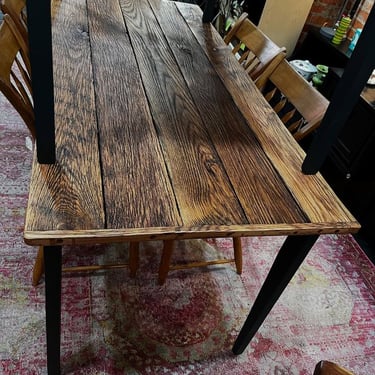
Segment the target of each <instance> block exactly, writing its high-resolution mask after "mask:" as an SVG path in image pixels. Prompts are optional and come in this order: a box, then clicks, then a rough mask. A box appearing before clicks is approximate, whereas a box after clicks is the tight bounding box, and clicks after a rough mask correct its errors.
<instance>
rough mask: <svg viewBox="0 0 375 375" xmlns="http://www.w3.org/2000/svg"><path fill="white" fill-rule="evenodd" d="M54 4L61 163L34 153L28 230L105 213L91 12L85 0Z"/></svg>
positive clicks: (99, 224)
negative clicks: (45, 160) (42, 160)
mask: <svg viewBox="0 0 375 375" xmlns="http://www.w3.org/2000/svg"><path fill="white" fill-rule="evenodd" d="M54 4H55V5H54V7H55V8H54V10H53V13H54V16H55V19H54V21H55V23H54V27H53V30H52V32H53V54H54V57H55V61H54V62H55V63H54V86H55V123H56V145H57V148H56V164H55V165H39V164H38V163H37V162H36V159H35V158H34V162H33V166H34V167H33V170H32V176H31V182H30V194H29V203H28V209H27V216H26V225H25V230H26V231H33V230H42V231H46V230H51V229H54V230H66V229H71V230H75V229H93V228H95V229H100V228H103V227H104V223H105V218H104V205H103V194H102V181H101V170H100V159H99V149H98V142H97V122H96V111H95V95H94V86H93V77H92V69H91V61H90V55H91V51H90V42H89V38H88V34H87V15H86V11H85V7H84V4H83V3H82V2H80V1H76V0H64V1H63V2H61V3H59V2H56V3H54ZM67 15H69V17H67Z"/></svg>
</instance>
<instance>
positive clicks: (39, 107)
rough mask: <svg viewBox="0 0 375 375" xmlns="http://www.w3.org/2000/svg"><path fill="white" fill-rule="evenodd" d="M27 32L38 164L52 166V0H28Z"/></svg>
mask: <svg viewBox="0 0 375 375" xmlns="http://www.w3.org/2000/svg"><path fill="white" fill-rule="evenodd" d="M27 29H28V35H29V44H30V63H31V76H32V80H31V83H32V89H33V101H34V114H35V129H36V144H37V149H36V151H37V156H38V162H39V163H41V164H53V163H55V161H56V155H55V151H56V150H55V148H56V147H55V123H54V119H55V115H54V96H53V64H52V32H51V0H39V1H33V0H27Z"/></svg>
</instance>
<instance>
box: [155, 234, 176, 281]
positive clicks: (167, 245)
mask: <svg viewBox="0 0 375 375" xmlns="http://www.w3.org/2000/svg"><path fill="white" fill-rule="evenodd" d="M174 243H175V241H174V240H167V241H164V244H163V253H162V256H161V261H160V266H159V284H160V285H163V284H164V283H165V280H166V278H167V275H168V271H169V264H170V261H171V257H172V253H173V249H174Z"/></svg>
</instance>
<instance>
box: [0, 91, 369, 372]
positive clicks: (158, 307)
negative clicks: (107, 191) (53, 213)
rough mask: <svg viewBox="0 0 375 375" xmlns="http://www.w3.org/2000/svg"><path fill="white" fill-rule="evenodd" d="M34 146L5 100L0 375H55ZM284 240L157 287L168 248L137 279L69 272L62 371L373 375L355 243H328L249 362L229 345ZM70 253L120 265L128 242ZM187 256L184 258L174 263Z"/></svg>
mask: <svg viewBox="0 0 375 375" xmlns="http://www.w3.org/2000/svg"><path fill="white" fill-rule="evenodd" d="M30 146H31V142H30V139H28V137H27V132H26V130H25V128H24V126H23V123H22V121H21V119H20V118H19V117H18V116H17V115H16V114H15V112H14V111H13V109H12V108H11V106H10V105H9V104H7V102H6V101H5V100H4V98H3V97H1V96H0V147H1V157H0V197H1V206H0V210H1V220H0V227H1V238H0V333H1V334H0V363H1V364H0V374H2V375H11V374H12V375H13V374H25V375H26V374H30V375H31V374H46V355H45V350H46V342H45V326H44V324H45V323H44V317H45V314H44V283H43V281H42V282H41V284H40V285H39V286H38V287H36V288H34V287H33V286H32V285H31V271H32V266H33V262H34V258H35V255H36V249H34V248H32V247H29V246H27V245H25V244H24V243H23V240H22V230H23V221H24V212H25V207H26V203H27V185H28V180H29V173H30V164H31V154H32V153H31V150H30V148H31V147H30ZM282 241H283V238H281V237H268V238H244V239H243V247H244V271H243V274H242V276H239V275H237V274H236V272H235V269H234V267H233V266H232V265H225V266H215V267H210V268H206V269H202V268H200V269H194V270H184V271H173V272H170V274H169V277H168V279H167V282H166V284H165V285H164V286H158V284H157V267H158V262H159V259H160V250H161V243H160V242H149V243H143V244H142V245H141V265H140V269H139V272H138V276H137V278H135V279H130V278H129V275H128V270H126V269H123V270H116V271H105V272H98V273H93V274H91V275H77V274H64V276H63V287H62V310H63V311H62V359H61V362H62V373H63V374H103V375H104V374H111V375H112V374H116V375H117V374H132V375H133V374H134V375H135V374H137V375H138V374H139V375H146V374H147V375H149V374H171V375H172V374H173V375H182V374H191V375H195V374H215V375H216V374H228V375H247V374H248V375H257V374H259V375H271V374H272V375H286V374H296V375H297V374H299V375H305V374H306V375H307V374H310V375H311V374H312V373H313V369H314V366H315V364H316V363H317V362H318V361H320V360H322V359H327V360H331V361H334V362H337V363H339V364H341V365H342V366H344V367H347V368H348V369H350V370H352V371H353V372H354V373H355V374H357V375H373V374H374V373H375V372H374V369H375V303H374V301H375V268H374V266H373V265H372V264H371V262H370V261H369V260H368V259H367V258H366V256H365V254H364V253H363V251H362V250H361V248H360V247H359V246H358V244H357V243H356V242H355V240H354V239H353V238H352V237H351V236H336V235H330V236H322V237H321V238H320V239H319V241H318V242H317V244H316V245H315V246H314V248H313V249H312V251H311V253H310V254H309V255H308V257H307V258H306V260H305V262H304V263H303V265H302V267H301V268H300V270H299V271H298V272H297V274H296V275H295V277H294V278H293V280H292V282H291V283H290V284H289V286H288V287H287V289H286V290H285V292H284V293H283V294H282V296H281V298H280V300H279V301H278V302H277V304H276V305H275V307H274V308H273V310H272V311H271V313H270V314H269V316H268V317H267V319H266V320H265V322H264V324H263V325H262V327H261V328H260V330H259V331H258V333H257V334H256V336H255V337H254V339H253V340H252V341H251V343H250V345H249V346H248V348H247V349H246V350H245V352H244V353H243V354H242V355H239V356H234V355H232V354H231V347H232V345H233V342H234V340H235V338H236V336H237V334H238V332H239V329H240V328H241V326H242V324H243V322H244V320H245V318H246V315H247V313H248V311H249V309H250V307H251V305H252V303H253V301H254V299H255V297H256V295H257V292H258V290H259V288H260V286H261V284H262V282H263V280H264V278H265V277H266V274H267V272H268V269H269V267H270V265H271V263H272V261H273V259H274V257H275V255H276V253H277V250H278V249H279V247H280V245H281V243H282ZM74 250H75V249H72V248H65V249H64V255H63V257H64V258H63V259H64V264H65V265H68V264H87V263H92V262H94V260H95V261H102V262H108V261H112V260H113V261H118V260H119V261H121V260H124V259H125V260H126V258H127V251H128V248H127V244H122V245H112V246H107V247H104V246H91V247H85V248H83V247H82V248H80V249H79V256H76V255H75V252H74ZM231 252H232V243H231V241H230V240H228V239H220V240H209V241H202V240H195V241H183V242H179V244H178V250H177V251H176V252H175V254H176V258H175V259H174V261H177V260H187V259H193V258H194V259H202V258H207V259H209V258H210V257H216V256H217V255H218V254H220V255H222V256H231V255H232V254H231ZM177 258H179V259H177Z"/></svg>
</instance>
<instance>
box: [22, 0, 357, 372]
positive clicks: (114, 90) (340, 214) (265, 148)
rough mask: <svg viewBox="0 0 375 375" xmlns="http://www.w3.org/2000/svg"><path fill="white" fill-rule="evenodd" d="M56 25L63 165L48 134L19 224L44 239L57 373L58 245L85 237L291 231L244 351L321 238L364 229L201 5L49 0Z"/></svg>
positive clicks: (30, 237) (52, 361) (257, 305)
mask: <svg viewBox="0 0 375 375" xmlns="http://www.w3.org/2000/svg"><path fill="white" fill-rule="evenodd" d="M29 16H30V15H29ZM32 17H33V16H32ZM51 19H52V41H53V43H52V54H53V104H54V128H52V129H54V130H53V131H54V135H55V144H54V149H55V161H54V162H53V163H42V162H40V160H38V156H37V154H38V152H41V153H42V152H43V150H44V148H48V147H50V145H49V144H47V143H48V142H45V140H44V138H43V134H42V132H41V130H40V129H39V134H37V146H36V152H35V157H34V161H33V165H32V174H31V181H30V191H29V201H28V207H27V213H26V220H25V229H24V240H25V242H26V243H27V244H29V245H33V246H35V245H39V246H44V260H45V289H46V330H47V362H48V371H49V373H50V374H58V373H60V314H61V311H60V310H61V297H62V298H63V296H61V262H62V261H61V249H62V246H71V245H80V244H94V243H95V244H106V243H114V242H118V243H120V242H131V243H134V242H139V241H149V240H172V239H175V240H184V239H198V238H209V237H242V236H276V235H277V236H285V242H284V244H283V245H282V247H281V249H280V251H279V252H278V255H277V256H276V259H275V261H274V263H273V265H272V267H271V269H270V272H269V275H268V276H267V278H266V280H265V281H264V283H263V286H262V287H261V289H260V291H259V294H258V297H257V298H256V300H255V301H252V302H253V307H252V309H251V310H250V312H249V315H248V317H247V319H246V321H245V323H244V326H243V328H242V329H241V331H240V332H239V336H238V338H237V340H236V342H235V343H234V346H233V353H234V354H240V353H242V352H243V351H244V349H245V348H246V346H247V344H248V343H249V342H250V340H251V339H252V337H253V336H254V335H255V333H256V332H257V330H258V328H259V327H260V326H261V324H262V322H263V321H264V319H266V317H267V314H268V313H269V311H270V310H271V309H272V307H273V305H274V304H275V302H276V301H277V300H278V298H279V297H280V295H281V293H282V291H283V290H284V288H285V287H286V286H287V284H288V282H289V281H290V280H291V278H292V276H293V275H294V273H295V272H296V270H297V269H298V267H299V266H300V264H301V263H302V261H303V260H304V258H305V257H306V255H307V254H308V252H309V250H310V249H311V247H312V246H313V244H314V243H315V241H316V240H317V238H318V237H319V235H321V234H328V233H339V234H340V233H342V234H344V233H354V232H356V231H358V229H359V228H360V225H359V224H358V222H357V221H356V220H355V218H354V217H353V216H352V215H351V214H350V212H349V211H348V210H347V209H346V208H345V207H344V205H343V204H342V203H341V202H340V200H339V199H338V198H337V197H336V196H335V194H334V192H333V191H332V190H331V188H330V186H329V185H328V184H327V183H326V182H325V180H324V178H323V177H322V176H321V174H320V173H316V174H313V175H307V174H304V173H302V172H301V165H302V163H303V160H304V157H305V153H304V151H303V150H302V149H301V147H300V146H299V145H298V143H297V142H296V141H295V140H294V138H293V137H292V136H291V135H290V133H289V132H288V130H287V129H286V128H285V126H284V125H283V123H282V122H281V121H280V119H279V118H278V117H277V115H276V114H275V112H274V111H273V110H272V108H271V107H270V105H269V104H268V103H267V102H266V100H265V99H264V97H263V96H262V94H261V93H260V92H259V91H258V89H257V88H256V86H255V85H254V83H253V82H252V81H251V79H250V78H249V76H248V75H247V74H246V72H245V71H244V70H243V68H242V67H241V66H240V65H239V63H238V62H237V61H236V59H235V57H234V56H233V55H232V54H231V51H230V49H229V47H228V46H226V45H225V44H224V42H223V39H222V38H221V36H220V35H219V34H218V33H217V32H216V30H215V29H214V28H213V26H212V25H211V24H210V23H203V22H202V11H201V9H200V8H199V7H198V6H196V5H191V4H185V3H178V2H172V1H163V0H106V1H102V0H87V1H83V0H61V1H60V0H54V1H53V2H52V9H51ZM30 48H31V49H32V48H33V45H32V44H31V46H30ZM35 69H37V68H35ZM35 71H36V70H35ZM36 84H38V83H36ZM75 249H76V251H79V250H77V249H79V247H77V246H75ZM244 257H246V252H245V253H244ZM155 280H157V277H155ZM245 318H246V317H245V316H244V320H245Z"/></svg>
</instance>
